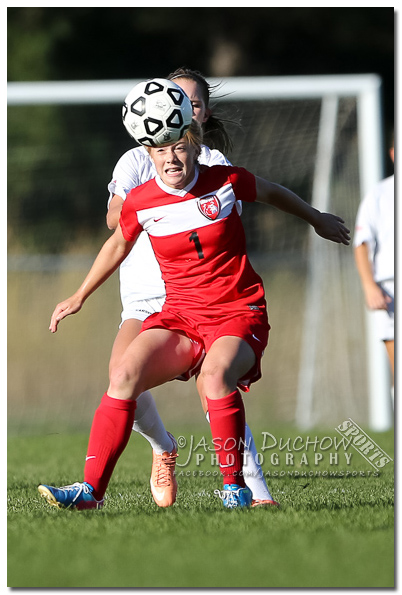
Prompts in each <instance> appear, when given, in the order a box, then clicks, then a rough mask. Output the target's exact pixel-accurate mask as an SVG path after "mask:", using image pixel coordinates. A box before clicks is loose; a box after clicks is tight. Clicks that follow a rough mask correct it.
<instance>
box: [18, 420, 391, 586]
mask: <svg viewBox="0 0 402 595" xmlns="http://www.w3.org/2000/svg"><path fill="white" fill-rule="evenodd" d="M270 431H271V432H272V433H273V434H275V433H274V432H273V431H272V430H270ZM177 435H179V432H178V433H177ZM254 435H255V437H257V436H258V434H257V433H256V432H255V433H254ZM275 435H276V436H279V435H281V436H288V435H289V433H284V432H283V431H282V432H281V434H279V431H278V433H276V434H275ZM293 435H295V436H296V435H298V433H297V432H295V431H294V430H293ZM303 435H304V436H306V435H305V434H303ZM323 435H325V436H328V432H326V433H325V434H323ZM332 435H333V433H332ZM197 436H198V438H197V441H198V439H199V438H200V437H201V436H202V434H201V433H200V432H198V433H197ZM206 436H208V434H206ZM372 437H373V439H374V440H376V442H377V443H378V444H379V445H380V446H381V447H382V448H383V449H384V450H385V451H386V452H387V453H388V454H389V455H390V456H391V457H393V434H392V432H389V433H386V434H380V435H374V436H372ZM86 444H87V435H86V434H78V435H74V434H70V433H60V434H49V435H41V436H10V437H9V440H8V586H9V587H19V588H90V587H94V588H100V587H105V588H113V587H115V588H119V587H120V588H124V587H126V588H127V587H131V588H133V587H138V588H145V587H154V588H162V587H165V588H167V587H170V588H180V587H183V588H193V587H203V588H235V587H240V588H243V589H246V588H258V587H259V588H269V587H271V588H275V587H276V588H277V587H288V588H292V587H293V588H295V587H305V588H308V587H310V588H314V587H320V588H324V587H337V588H345V587H346V588H347V587H349V588H352V587H353V588H357V587H363V588H364V587H365V588H368V587H377V588H384V587H393V585H394V527H393V519H394V515H393V502H394V489H393V488H394V485H393V467H389V468H388V467H387V468H385V469H384V471H383V472H382V473H381V474H380V475H379V476H378V477H375V476H374V475H373V474H370V476H368V475H367V472H368V471H370V470H371V471H373V468H372V467H371V466H370V465H369V464H368V463H367V462H366V461H365V460H364V459H363V458H362V457H361V456H360V455H359V454H358V453H356V451H353V452H354V455H353V457H352V462H351V466H350V467H347V466H346V464H345V463H344V462H343V461H342V462H340V463H339V466H338V467H336V470H337V471H338V472H339V471H341V470H342V471H345V472H346V471H348V470H349V471H352V470H355V471H357V476H355V477H353V476H352V475H349V476H348V477H345V476H344V477H336V478H335V477H332V478H330V477H329V476H324V477H323V476H322V472H323V471H328V472H329V471H330V470H331V469H332V470H333V469H334V467H333V466H332V467H331V466H330V465H329V464H328V463H325V461H322V462H321V464H320V465H319V466H318V467H315V466H314V463H312V462H311V461H310V463H309V466H308V467H306V469H305V470H307V472H308V471H314V472H315V471H316V470H317V469H318V470H320V471H321V475H320V476H312V477H308V478H307V479H306V477H296V478H295V477H294V474H293V476H291V475H290V474H289V473H288V471H289V470H292V471H293V473H294V471H295V470H298V471H299V472H300V473H301V472H302V471H303V468H302V467H301V466H300V465H299V463H297V461H296V457H295V461H296V462H295V467H291V468H287V467H286V466H285V464H283V463H281V464H280V465H279V466H278V467H275V468H274V467H272V466H271V465H270V462H269V459H268V458H267V459H266V460H265V463H264V471H265V472H266V473H267V472H270V473H272V472H273V471H275V470H276V471H278V474H279V473H280V472H281V471H285V475H284V476H283V477H280V476H279V475H278V476H277V477H272V476H271V477H269V478H268V483H269V486H270V488H271V491H272V493H273V495H274V497H276V498H277V499H278V500H279V501H280V503H281V508H280V509H279V510H278V509H274V508H269V509H251V510H225V509H223V507H222V505H221V503H220V501H219V500H218V499H217V498H216V497H215V496H214V495H213V491H214V489H216V488H218V487H220V485H221V481H220V478H219V477H213V476H206V475H205V473H206V472H208V471H211V472H213V471H214V470H216V467H211V465H210V463H209V462H208V463H206V462H204V463H202V464H201V466H200V467H197V466H196V464H195V461H194V460H192V461H191V462H190V463H189V465H188V466H187V467H184V468H181V469H179V476H178V482H179V494H178V498H177V502H176V504H175V505H174V506H173V507H172V508H170V509H159V508H157V506H156V505H155V504H154V503H153V500H152V497H151V495H150V492H149V488H148V485H149V484H148V482H149V470H150V461H151V452H150V449H149V448H148V445H147V443H146V442H145V441H144V440H142V439H141V438H140V437H138V436H136V435H133V437H132V439H131V440H130V443H129V445H128V447H127V449H126V451H125V453H124V454H123V455H122V457H121V459H120V461H119V463H118V466H117V468H116V470H115V473H114V475H113V478H112V481H111V484H110V486H109V490H108V494H107V502H106V505H105V507H104V509H103V510H101V511H87V512H76V511H61V510H58V509H55V508H52V507H50V506H48V505H47V504H46V503H45V501H43V500H42V499H41V498H40V496H39V494H38V492H37V489H36V486H37V485H38V484H39V483H41V482H43V483H52V484H53V485H64V484H67V483H71V482H73V481H77V480H81V479H82V467H83V458H84V455H85V451H86ZM257 444H258V440H257ZM276 452H278V453H279V450H278V449H276ZM279 454H281V453H279ZM180 458H181V459H182V461H183V462H184V461H185V459H186V453H184V452H182V455H181V457H179V460H180ZM207 460H208V457H207ZM181 470H182V471H183V475H180V471H181ZM199 471H203V472H204V475H203V476H200V475H199ZM193 472H194V475H195V476H193ZM186 473H188V474H190V476H186ZM362 474H364V477H363V476H362ZM306 484H308V485H307V486H306Z"/></svg>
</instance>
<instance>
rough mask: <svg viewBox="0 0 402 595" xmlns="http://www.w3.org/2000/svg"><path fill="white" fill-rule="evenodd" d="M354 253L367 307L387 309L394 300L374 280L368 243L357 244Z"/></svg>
mask: <svg viewBox="0 0 402 595" xmlns="http://www.w3.org/2000/svg"><path fill="white" fill-rule="evenodd" d="M354 253H355V261H356V267H357V271H358V273H359V277H360V281H361V284H362V288H363V292H364V297H365V300H366V304H367V307H368V308H369V309H370V310H386V309H387V303H388V302H390V301H392V300H391V298H390V297H389V296H387V295H385V294H384V293H383V292H382V290H381V288H380V287H379V286H378V285H377V283H376V282H375V281H374V277H373V269H372V264H371V260H370V255H369V247H368V245H367V243H365V242H363V243H362V244H360V245H359V246H356V247H355V249H354Z"/></svg>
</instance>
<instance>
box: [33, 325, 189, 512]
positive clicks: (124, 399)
mask: <svg viewBox="0 0 402 595" xmlns="http://www.w3.org/2000/svg"><path fill="white" fill-rule="evenodd" d="M155 361H157V362H158V366H157V367H155V365H154V362H155ZM192 361H193V345H192V343H191V341H190V340H189V339H187V337H184V336H182V335H178V334H177V333H174V332H171V331H167V330H163V329H151V330H149V331H145V332H143V333H141V335H139V337H137V338H136V339H135V340H134V341H133V342H132V343H131V345H130V346H129V347H128V348H127V350H126V353H125V354H124V355H123V357H122V359H121V362H120V364H118V365H117V366H116V368H115V369H114V370H113V373H112V374H111V377H110V384H109V388H108V391H107V393H105V394H104V396H103V398H102V400H101V403H100V405H99V407H98V409H97V410H96V412H95V416H94V419H93V423H92V427H91V433H90V438H89V443H88V450H87V457H86V462H85V467H84V483H83V484H79V483H77V484H73V485H71V486H67V487H66V488H51V487H50V486H40V488H39V491H41V488H44V489H45V490H47V492H46V493H44V492H42V491H41V493H42V495H44V496H45V497H46V498H47V499H48V501H49V503H50V504H55V502H54V501H51V498H50V497H49V495H48V494H49V492H50V495H51V497H52V498H53V500H56V502H57V503H56V505H58V504H61V505H62V506H73V507H77V508H80V507H81V508H97V507H99V506H98V505H102V503H103V496H104V493H105V491H106V488H107V486H108V483H109V480H110V477H111V475H112V473H113V470H114V468H115V465H116V463H117V461H118V459H119V457H120V455H121V454H122V452H123V451H124V448H125V447H126V445H127V442H128V440H129V437H130V434H131V429H132V425H133V421H134V413H135V404H136V403H135V398H136V397H137V396H139V395H140V394H141V393H142V392H144V390H147V389H148V388H152V387H153V386H157V385H158V384H163V383H165V382H167V381H168V380H170V379H172V378H174V377H175V376H178V375H180V374H182V373H184V372H185V371H186V370H187V369H188V368H189V367H190V366H191V363H192ZM88 492H89V494H88ZM89 497H91V498H92V499H93V502H90V501H89ZM95 503H96V506H95Z"/></svg>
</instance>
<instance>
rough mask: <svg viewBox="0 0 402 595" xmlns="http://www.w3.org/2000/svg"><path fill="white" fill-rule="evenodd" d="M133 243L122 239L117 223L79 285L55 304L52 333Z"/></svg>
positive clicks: (102, 281) (80, 305)
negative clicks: (67, 296)
mask: <svg viewBox="0 0 402 595" xmlns="http://www.w3.org/2000/svg"><path fill="white" fill-rule="evenodd" d="M133 244H134V242H128V241H126V240H125V239H124V236H123V233H122V231H121V227H120V225H118V226H117V228H116V231H115V232H114V234H113V235H112V236H111V237H110V238H109V239H108V240H107V241H106V242H105V243H104V244H103V246H102V248H101V250H100V252H99V254H98V256H97V257H96V259H95V262H94V263H93V265H92V267H91V270H90V271H89V273H88V275H87V276H86V277H85V279H84V282H83V283H82V285H81V287H80V288H79V289H78V290H77V291H76V292H75V293H74V294H73V295H72V296H71V297H69V298H68V299H66V300H64V301H63V302H60V304H57V306H56V308H55V310H54V312H53V314H52V317H51V320H50V326H49V330H50V331H51V332H52V333H55V332H56V331H57V326H58V324H59V322H60V320H63V318H65V317H66V316H69V315H70V314H75V313H76V312H78V311H79V310H81V308H82V306H83V304H84V302H85V300H86V299H87V298H88V297H89V296H90V295H91V294H92V293H93V292H94V291H95V290H96V289H97V288H98V287H99V286H100V285H102V283H104V282H105V281H106V279H108V278H109V277H110V275H111V274H112V273H113V272H114V271H115V270H116V269H117V268H118V267H119V265H120V264H121V263H122V262H123V260H124V259H125V257H126V256H127V254H128V253H129V252H130V250H131V248H132V246H133Z"/></svg>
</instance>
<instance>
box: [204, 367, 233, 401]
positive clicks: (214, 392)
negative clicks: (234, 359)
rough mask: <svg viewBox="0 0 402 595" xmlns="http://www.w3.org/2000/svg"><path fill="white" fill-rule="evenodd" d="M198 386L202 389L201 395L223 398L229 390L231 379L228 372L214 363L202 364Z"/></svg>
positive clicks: (231, 383)
mask: <svg viewBox="0 0 402 595" xmlns="http://www.w3.org/2000/svg"><path fill="white" fill-rule="evenodd" d="M198 385H199V386H200V387H202V393H203V394H204V395H206V396H209V397H211V396H212V397H215V398H216V396H218V395H219V396H224V395H225V394H227V393H228V391H229V390H231V386H232V385H233V379H231V377H230V373H229V371H228V370H227V369H226V368H225V367H224V366H221V365H219V364H218V363H216V362H204V364H203V366H202V368H201V372H200V377H199V380H198Z"/></svg>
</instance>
